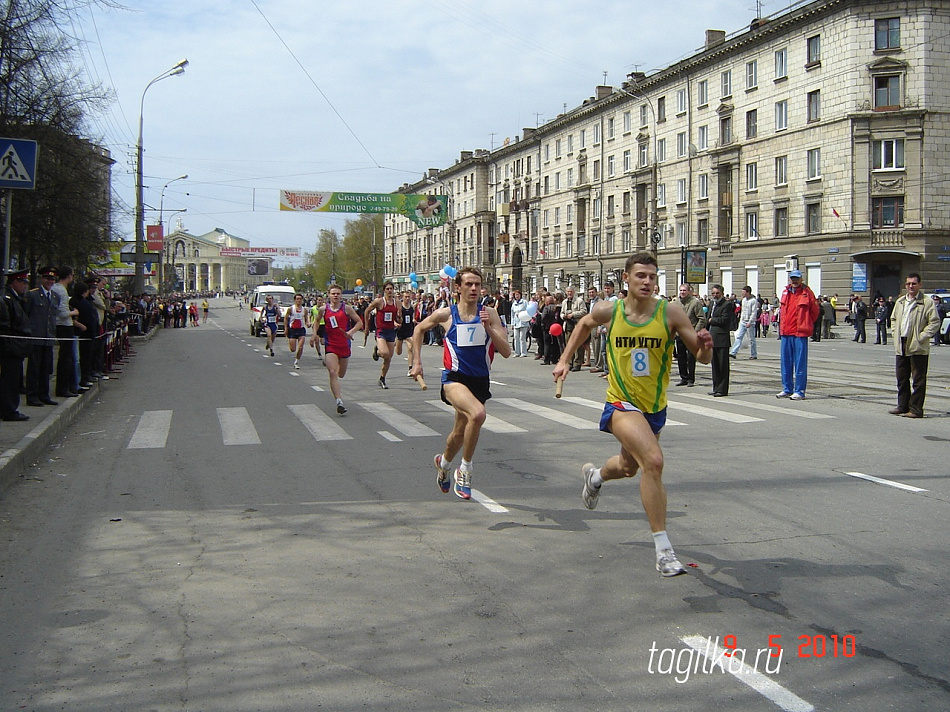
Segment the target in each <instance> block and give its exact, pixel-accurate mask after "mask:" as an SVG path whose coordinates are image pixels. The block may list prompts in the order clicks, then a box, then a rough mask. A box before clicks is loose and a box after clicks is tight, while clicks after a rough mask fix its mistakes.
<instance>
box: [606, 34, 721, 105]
mask: <svg viewBox="0 0 950 712" xmlns="http://www.w3.org/2000/svg"><path fill="white" fill-rule="evenodd" d="M723 35H725V32H724V33H723ZM613 93H614V88H613V87H609V86H604V85H603V84H601V85H600V86H599V87H597V101H600V100H601V99H606V98H607V97H608V96H610V95H611V94H613Z"/></svg>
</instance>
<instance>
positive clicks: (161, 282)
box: [158, 173, 188, 292]
mask: <svg viewBox="0 0 950 712" xmlns="http://www.w3.org/2000/svg"><path fill="white" fill-rule="evenodd" d="M187 177H188V174H187V173H185V175H182V176H178V177H177V178H172V179H171V180H170V181H168V182H167V183H166V184H165V185H163V186H162V196H161V198H160V199H159V201H158V226H159V228H161V231H162V256H161V259H159V261H158V291H159V292H161V291H162V290H164V289H165V222H164V221H163V220H162V217H163V215H164V209H165V189H166V188H167V187H168V186H170V185H171V184H172V183H174V182H175V181H176V180H185V179H186V178H187ZM186 209H187V208H186ZM175 212H176V213H183V212H185V210H176V211H175ZM174 214H175V213H172V215H174Z"/></svg>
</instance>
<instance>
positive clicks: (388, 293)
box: [363, 282, 402, 389]
mask: <svg viewBox="0 0 950 712" xmlns="http://www.w3.org/2000/svg"><path fill="white" fill-rule="evenodd" d="M395 291H396V287H395V285H394V284H393V283H392V282H386V283H385V284H384V285H383V296H381V297H377V298H376V299H374V300H373V301H371V302H370V303H369V306H368V307H366V313H367V314H368V313H369V312H371V311H373V310H375V311H376V348H374V349H373V360H374V361H379V360H380V359H382V360H383V364H382V366H381V367H380V369H379V387H380V388H383V389H386V388H389V386H387V385H386V374H387V373H389V362H390V361H392V358H393V343H394V342H395V341H396V329H397V328H398V327H399V326H400V324H402V312H401V311H400V307H399V305H398V304H397V303H396V298H395V297H394V296H393V293H394V292H395ZM363 328H364V330H365V329H369V320H367V323H366V324H364V326H363Z"/></svg>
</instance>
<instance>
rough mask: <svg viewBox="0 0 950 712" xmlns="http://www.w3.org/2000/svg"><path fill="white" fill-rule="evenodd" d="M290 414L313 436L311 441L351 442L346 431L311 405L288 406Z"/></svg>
mask: <svg viewBox="0 0 950 712" xmlns="http://www.w3.org/2000/svg"><path fill="white" fill-rule="evenodd" d="M287 407H288V408H290V412H291V413H293V414H294V415H296V416H297V418H298V420H300V422H301V423H303V424H304V427H305V428H307V430H309V431H310V434H311V435H313V439H314V440H317V441H318V442H322V441H325V440H352V439H353V438H352V437H351V436H350V435H347V433H346V431H345V430H344V429H343V428H341V427H340V426H339V425H337V423H336V421H335V420H333V419H332V418H331V417H330V416H329V415H327V414H326V413H324V412H323V411H322V410H320V409H319V408H318V407H317V406H315V405H313V404H312V403H306V404H304V405H288V406H287Z"/></svg>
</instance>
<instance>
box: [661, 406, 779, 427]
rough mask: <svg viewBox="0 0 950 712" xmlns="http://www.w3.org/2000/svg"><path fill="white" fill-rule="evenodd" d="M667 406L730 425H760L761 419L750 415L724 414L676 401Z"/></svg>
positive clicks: (719, 411)
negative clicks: (726, 421)
mask: <svg viewBox="0 0 950 712" xmlns="http://www.w3.org/2000/svg"><path fill="white" fill-rule="evenodd" d="M669 404H670V405H671V406H673V407H675V408H679V409H680V410H685V411H686V412H687V413H695V414H696V415H705V416H706V417H708V418H716V419H717V420H728V421H729V422H730V423H760V422H762V418H755V417H753V416H751V415H738V414H733V413H726V412H724V411H721V410H714V409H713V408H706V407H705V406H701V405H693V404H692V403H680V402H678V401H669Z"/></svg>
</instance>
